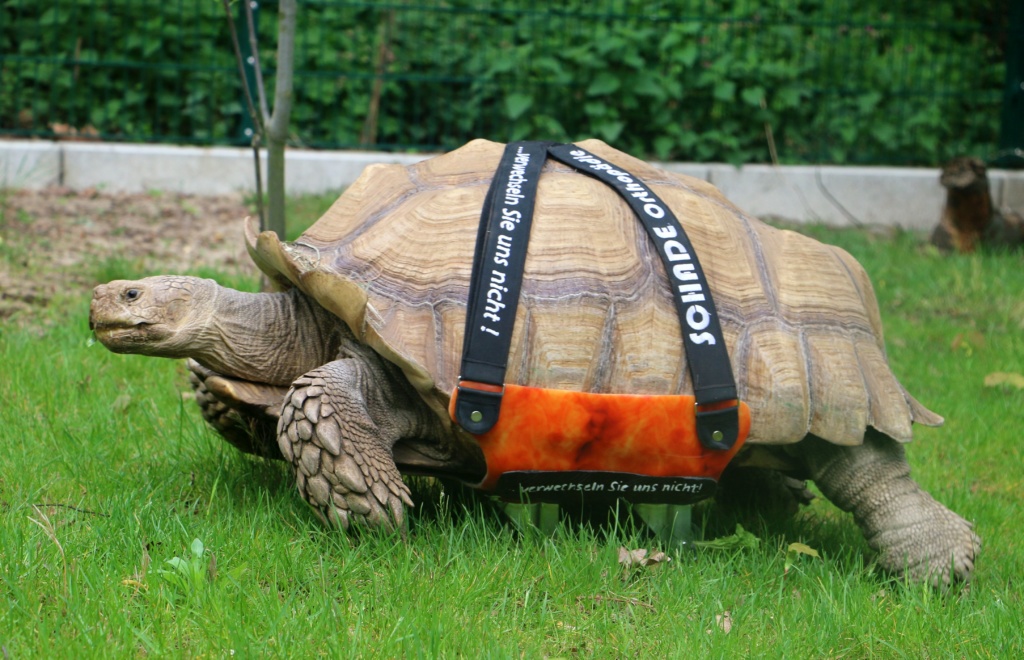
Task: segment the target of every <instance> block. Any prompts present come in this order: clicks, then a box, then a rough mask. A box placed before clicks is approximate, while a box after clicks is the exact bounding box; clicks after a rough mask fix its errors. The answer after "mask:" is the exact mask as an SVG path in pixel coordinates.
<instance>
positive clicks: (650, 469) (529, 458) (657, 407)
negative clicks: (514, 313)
mask: <svg viewBox="0 0 1024 660" xmlns="http://www.w3.org/2000/svg"><path fill="white" fill-rule="evenodd" d="M466 384H467V383H463V385H464V386H465V385H466ZM457 395H458V389H456V391H455V392H453V393H452V399H451V403H450V404H449V409H448V411H449V414H451V415H452V416H453V419H454V410H455V399H456V396H457ZM724 405H730V404H729V403H728V402H727V403H726V404H724ZM739 415H740V434H739V437H738V438H737V440H736V443H735V444H734V445H733V447H732V449H730V450H728V451H719V450H714V449H706V448H705V447H704V446H703V445H702V444H701V443H700V441H699V440H698V439H697V431H696V428H695V422H696V415H695V411H694V398H693V397H692V396H686V395H678V396H653V395H633V394H592V393H589V392H571V391H567V390H552V389H544V388H538V387H523V386H519V385H506V386H505V394H504V397H503V399H502V405H501V416H500V417H499V419H498V423H497V424H496V425H495V426H494V428H492V429H491V430H490V431H488V432H487V433H484V434H481V435H478V436H476V438H477V440H478V441H479V443H480V447H481V448H482V449H483V452H484V456H485V457H486V459H487V476H486V477H485V478H484V480H483V482H481V483H480V484H479V486H478V487H479V488H481V489H484V490H492V489H493V488H494V486H495V483H496V482H497V480H498V477H500V476H501V475H502V474H503V473H505V472H514V471H531V470H535V471H547V472H572V471H583V470H593V471H605V472H624V473H631V474H641V475H648V476H652V477H681V476H686V477H709V478H712V479H715V480H717V479H718V477H719V475H721V473H722V470H724V469H725V466H726V465H728V463H729V461H730V460H731V459H732V457H733V456H735V455H736V452H737V451H739V449H740V447H742V446H743V442H744V441H745V440H746V438H747V434H748V433H749V432H750V410H749V408H748V407H747V405H746V404H745V403H742V402H741V403H740V404H739Z"/></svg>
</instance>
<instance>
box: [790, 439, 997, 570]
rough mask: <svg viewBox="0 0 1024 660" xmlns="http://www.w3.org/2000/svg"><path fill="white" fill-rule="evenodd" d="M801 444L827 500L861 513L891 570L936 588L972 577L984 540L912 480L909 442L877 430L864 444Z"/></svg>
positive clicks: (858, 518)
mask: <svg viewBox="0 0 1024 660" xmlns="http://www.w3.org/2000/svg"><path fill="white" fill-rule="evenodd" d="M798 447H799V449H798V451H801V452H802V456H803V457H804V459H805V460H806V461H807V465H808V468H809V469H810V473H811V478H812V479H814V482H815V483H816V484H817V485H818V488H820V489H821V492H822V493H824V495H825V497H827V498H828V499H829V500H831V501H832V502H833V503H834V504H835V505H836V506H838V507H839V508H840V509H842V510H844V511H851V512H853V515H854V519H855V520H856V521H857V524H858V525H859V526H860V528H861V530H862V531H863V532H864V536H865V537H866V538H867V541H868V544H869V545H870V546H871V547H872V548H874V549H875V550H877V551H878V553H879V559H878V561H879V564H880V565H881V566H882V568H883V569H885V570H887V571H889V572H891V573H894V574H897V575H907V576H908V577H910V578H912V579H914V580H923V581H926V582H930V583H932V584H933V585H936V586H938V585H940V584H941V585H948V584H949V583H950V580H951V578H952V580H954V581H962V580H964V581H965V580H967V579H968V578H970V575H971V571H972V570H973V569H974V557H975V555H976V554H977V552H978V550H979V549H980V547H981V541H980V539H979V538H978V536H977V535H976V534H975V533H974V531H973V529H972V525H971V523H969V522H967V521H966V520H964V519H963V518H961V517H960V516H958V515H957V514H955V513H953V512H952V511H950V510H949V509H947V508H946V507H945V506H943V505H942V504H939V503H938V502H936V501H935V500H934V499H933V498H932V496H931V495H929V494H928V493H926V492H924V491H923V490H921V487H920V486H918V485H917V483H915V482H914V481H913V480H912V479H911V478H910V466H909V465H908V464H907V460H906V456H905V454H904V451H903V446H902V445H900V444H899V443H897V442H895V441H894V440H891V439H890V438H888V437H886V436H884V435H882V434H880V433H878V432H876V431H874V430H870V429H869V430H868V433H867V435H866V436H865V438H864V444H862V445H859V446H855V447H839V446H836V445H832V444H830V443H828V442H825V441H823V440H819V439H817V438H808V439H807V440H804V441H803V442H801V443H800V445H798ZM951 573H952V575H951Z"/></svg>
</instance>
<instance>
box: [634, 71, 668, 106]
mask: <svg viewBox="0 0 1024 660" xmlns="http://www.w3.org/2000/svg"><path fill="white" fill-rule="evenodd" d="M633 91H634V92H635V93H637V94H639V95H640V96H650V97H652V98H654V99H655V100H657V101H664V100H665V90H664V88H663V87H662V86H661V85H659V84H658V81H657V79H656V78H655V77H654V74H652V73H650V72H647V71H641V72H640V73H639V74H637V77H636V82H635V83H633Z"/></svg>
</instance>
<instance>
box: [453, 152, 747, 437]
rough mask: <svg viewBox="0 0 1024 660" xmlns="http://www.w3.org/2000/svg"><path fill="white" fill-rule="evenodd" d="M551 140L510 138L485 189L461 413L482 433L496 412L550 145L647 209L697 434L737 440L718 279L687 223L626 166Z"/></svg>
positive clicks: (466, 424) (464, 422)
mask: <svg viewBox="0 0 1024 660" xmlns="http://www.w3.org/2000/svg"><path fill="white" fill-rule="evenodd" d="M545 147H547V145H546V144H545V143H539V142H516V143H513V144H509V145H508V146H507V147H506V148H505V154H504V156H503V157H502V160H501V164H500V165H499V166H498V172H497V174H496V175H495V178H494V181H493V182H492V183H491V188H490V190H489V191H488V195H487V201H486V202H485V205H484V210H483V214H482V216H481V223H480V231H479V233H478V235H477V245H476V254H475V255H474V259H473V276H472V280H471V282H470V300H469V309H468V310H467V316H466V333H465V339H464V342H465V343H464V346H463V362H462V373H461V374H460V383H459V388H458V400H457V401H456V409H455V414H456V416H455V419H456V421H457V422H458V423H459V425H460V426H462V427H463V428H464V429H466V430H467V431H469V432H470V433H484V432H486V431H488V430H490V428H491V427H493V426H494V424H496V423H497V421H498V413H499V412H500V406H501V392H500V387H501V386H502V385H503V383H504V377H505V369H506V366H507V363H508V352H509V348H510V347H511V338H512V328H513V324H514V322H515V311H516V306H517V304H518V298H519V296H518V293H519V290H520V284H521V282H522V272H523V265H524V264H525V261H526V244H527V240H528V238H529V229H530V222H531V220H532V215H533V205H534V201H535V199H536V189H537V180H538V179H539V178H540V170H541V167H542V166H543V164H544V157H545V155H546V154H550V155H551V156H552V157H553V158H555V159H556V160H559V161H561V162H563V163H565V164H567V165H570V166H571V167H573V168H575V169H577V170H579V171H580V172H582V173H584V174H588V175H590V176H593V177H595V178H596V179H598V180H599V181H602V182H604V183H606V184H607V185H609V186H611V187H612V188H614V189H615V191H616V192H618V193H619V194H620V195H621V196H622V197H623V198H624V199H625V200H626V202H627V203H628V204H629V205H630V207H631V208H632V209H633V211H634V212H635V213H636V215H637V217H639V218H640V220H641V222H642V223H643V225H644V228H645V229H646V230H647V233H648V236H650V238H651V240H652V241H653V242H654V244H655V246H657V248H658V254H659V255H660V256H661V260H662V263H663V264H664V266H665V271H666V273H667V275H668V278H669V281H670V283H671V285H672V291H673V292H674V295H673V300H674V302H675V306H676V312H677V313H678V314H679V322H680V324H681V326H682V329H683V338H684V340H683V346H684V348H685V351H686V361H687V364H688V365H689V369H690V375H691V378H692V380H693V388H694V398H695V399H696V402H697V403H696V406H697V410H696V417H697V437H698V438H699V439H700V441H701V443H702V444H703V445H704V446H705V447H709V448H712V449H730V448H731V447H732V446H733V444H734V443H735V442H736V439H737V438H738V436H739V411H738V406H737V404H736V398H737V397H736V383H735V380H734V379H733V375H732V366H731V363H730V361H729V353H728V350H727V348H726V346H725V340H724V338H723V336H722V328H721V325H720V324H719V321H718V314H717V312H716V310H715V305H714V301H713V300H712V297H711V289H710V288H709V287H708V283H707V279H706V278H705V277H704V271H703V270H702V269H701V267H700V263H699V262H698V260H697V255H696V252H695V251H694V249H693V245H692V244H691V243H690V240H689V238H688V237H687V236H686V232H685V231H683V228H682V226H681V225H680V224H679V221H678V220H677V219H676V217H675V215H674V214H673V213H672V211H671V209H669V207H668V206H667V205H666V204H664V203H663V202H662V201H661V199H659V198H658V196H657V195H655V194H654V192H653V191H652V190H651V189H650V188H649V187H648V186H646V185H645V184H644V183H642V182H641V181H639V180H638V179H637V178H636V177H635V176H633V175H631V174H630V173H629V172H626V171H625V170H623V169H621V168H619V167H617V166H616V165H614V164H613V163H609V162H607V161H604V160H602V159H600V158H598V157H597V156H595V155H594V154H592V153H590V152H588V151H586V150H585V149H581V148H580V147H578V146H576V145H571V144H570V145H557V146H550V147H547V148H546V154H545ZM514 211H519V212H520V213H518V214H517V213H515V212H514ZM484 219H486V224H485V222H484ZM464 381H473V382H477V383H483V384H485V385H487V386H490V388H484V389H481V388H479V387H473V386H472V385H471V384H467V383H465V382H464ZM715 404H720V405H715ZM721 404H727V405H721Z"/></svg>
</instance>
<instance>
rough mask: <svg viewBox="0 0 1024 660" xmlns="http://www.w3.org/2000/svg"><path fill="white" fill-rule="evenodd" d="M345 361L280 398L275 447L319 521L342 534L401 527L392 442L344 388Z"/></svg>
mask: <svg viewBox="0 0 1024 660" xmlns="http://www.w3.org/2000/svg"><path fill="white" fill-rule="evenodd" d="M350 362H351V361H350V360H339V361H337V362H332V363H330V364H327V365H324V366H323V367H320V368H319V369H316V370H314V371H311V372H309V373H308V374H306V375H305V376H303V377H302V378H300V379H298V380H297V381H295V383H294V384H293V385H292V388H291V389H290V390H289V391H288V394H287V396H286V397H285V404H284V406H283V408H282V411H281V420H280V423H279V425H278V444H279V446H280V448H281V453H282V454H283V455H284V457H285V460H287V461H289V462H290V463H292V465H294V466H295V477H296V483H297V485H298V489H299V493H300V494H301V495H302V497H303V499H305V500H306V501H307V502H309V504H310V505H311V506H312V507H313V510H314V512H316V514H317V516H318V517H320V519H321V520H323V521H324V523H326V524H328V525H330V526H333V527H337V528H341V529H348V528H349V527H350V526H351V525H353V524H358V523H360V522H364V523H366V524H367V525H369V526H371V527H380V528H386V529H400V530H401V529H404V523H405V507H406V506H410V507H411V506H413V502H412V499H411V497H410V494H409V488H408V487H407V486H406V485H405V483H404V482H403V481H402V477H401V475H400V474H399V472H398V468H397V467H396V466H395V462H394V459H393V458H392V455H391V445H392V444H393V441H388V440H387V439H386V436H387V434H386V433H383V432H382V429H381V428H380V427H379V426H378V425H377V424H375V423H374V420H373V419H372V417H371V415H370V413H369V411H368V410H367V407H366V405H365V400H364V398H363V397H362V396H360V394H359V392H358V390H357V389H355V388H353V387H351V386H352V385H354V384H355V383H353V382H351V381H352V378H351V374H350V373H349V372H350V371H351V370H350V369H349V367H350V366H352V365H351V364H345V363H350Z"/></svg>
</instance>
